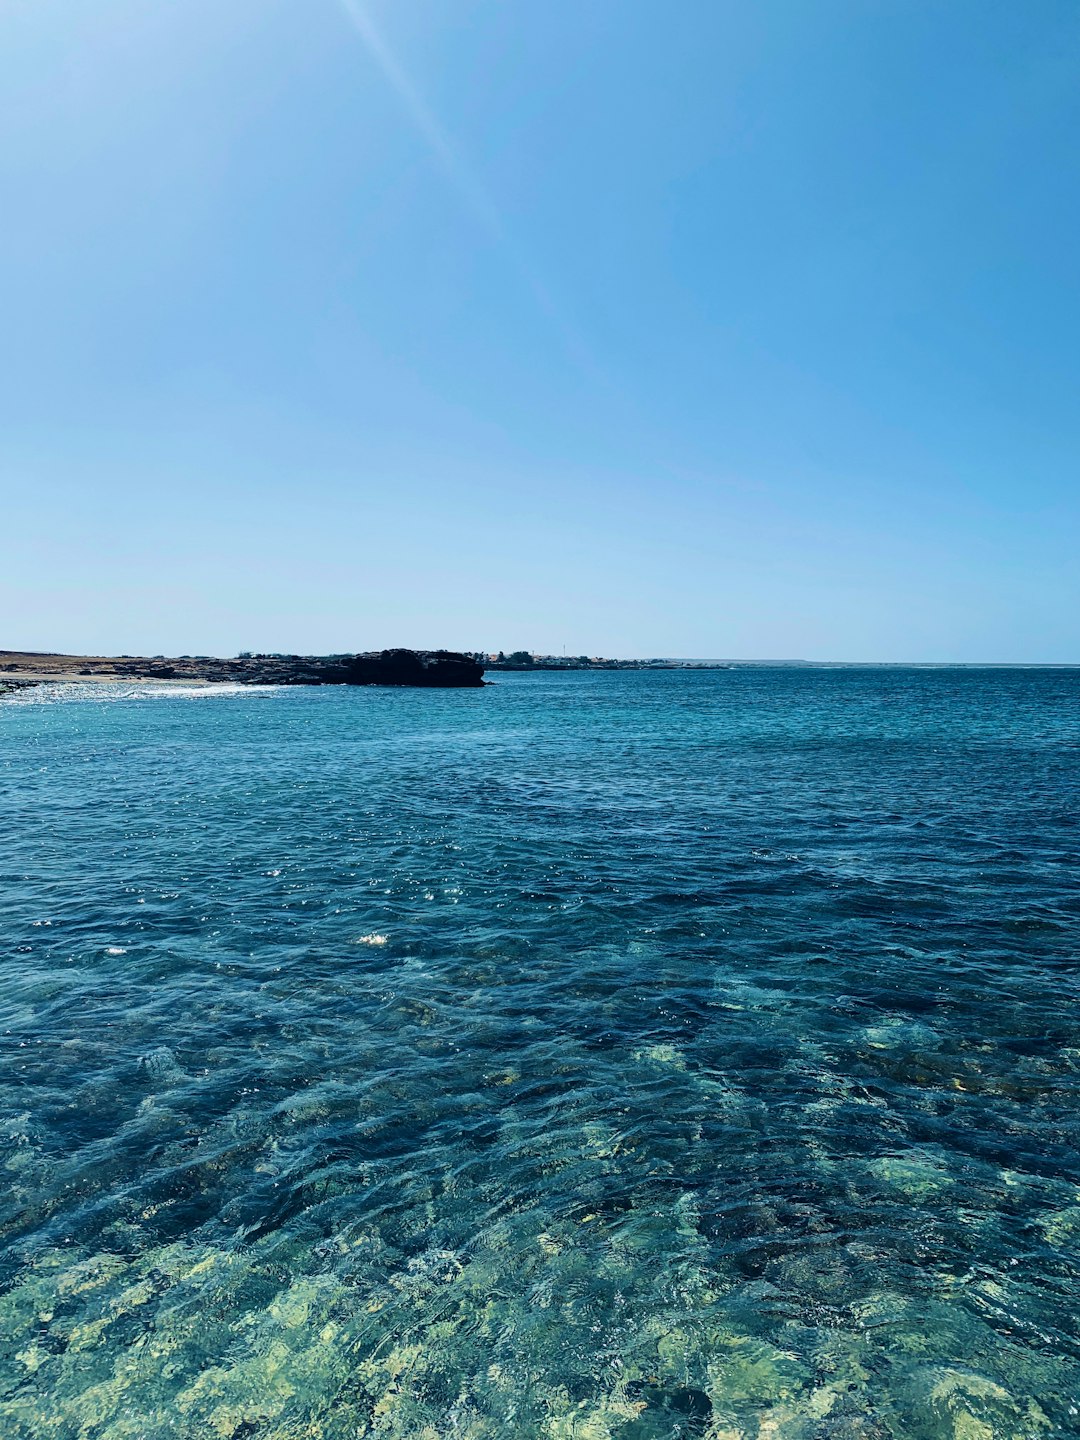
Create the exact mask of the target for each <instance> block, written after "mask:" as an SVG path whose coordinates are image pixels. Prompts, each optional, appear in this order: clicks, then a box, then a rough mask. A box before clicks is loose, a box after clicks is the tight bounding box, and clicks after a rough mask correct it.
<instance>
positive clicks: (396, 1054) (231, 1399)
mask: <svg viewBox="0 0 1080 1440" xmlns="http://www.w3.org/2000/svg"><path fill="white" fill-rule="evenodd" d="M493 679H494V680H495V683H493V684H492V685H490V686H489V687H487V688H485V689H484V690H482V691H462V692H446V693H424V692H420V691H388V690H346V689H336V688H335V689H326V690H273V691H241V692H239V693H237V692H225V693H221V692H217V693H209V692H204V693H201V694H198V693H194V692H188V691H180V692H171V693H161V692H158V693H152V692H147V691H145V690H144V691H139V690H137V689H132V688H131V687H126V688H123V687H115V688H114V687H109V688H107V689H102V688H100V687H96V688H90V687H73V688H70V689H67V690H62V689H52V688H42V689H41V690H37V691H30V692H26V693H24V694H23V695H22V696H20V697H16V698H15V699H7V700H4V701H2V702H0V872H2V874H0V886H2V888H0V921H2V924H0V935H2V938H3V961H2V963H3V971H2V984H0V1141H2V1153H0V1166H4V1167H6V1168H4V1169H3V1176H4V1181H5V1183H4V1187H3V1204H2V1210H0V1243H2V1246H3V1255H2V1266H0V1347H2V1359H0V1396H2V1398H0V1434H2V1435H4V1436H5V1437H6V1436H11V1437H17V1440H40V1437H52V1440H165V1437H177V1436H179V1437H185V1440H241V1437H253V1440H271V1437H273V1440H285V1437H288V1440H301V1437H307V1440H346V1437H348V1440H354V1437H361V1436H372V1437H401V1440H404V1437H408V1440H443V1437H465V1440H480V1437H489V1436H490V1437H507V1440H516V1437H533V1436H535V1437H544V1440H570V1437H576V1440H661V1437H664V1440H666V1437H679V1436H705V1437H711V1440H739V1437H747V1440H788V1437H791V1440H812V1437H813V1440H826V1437H832V1440H874V1437H882V1440H884V1437H909V1436H910V1437H914V1440H938V1437H940V1440H997V1437H1020V1436H1023V1437H1033V1440H1034V1437H1049V1436H1056V1435H1062V1436H1064V1435H1080V1415H1078V1408H1080V1398H1078V1380H1080V1335H1078V1331H1077V1318H1076V1313H1077V1308H1078V1306H1077V1301H1078V1283H1077V1278H1078V1268H1080V1144H1078V1141H1080V1112H1078V1107H1077V1098H1078V1089H1080V995H1078V985H1077V974H1078V967H1077V961H1078V951H1080V944H1078V936H1080V888H1078V880H1080V830H1078V823H1077V822H1078V804H1077V801H1078V798H1080V765H1078V762H1080V672H1077V671H1068V670H1056V671H1055V670H933V669H922V670H920V669H888V670H876V669H840V670H815V669H811V670H800V669H780V668H777V669H737V670H728V671H712V672H700V673H693V672H672V673H659V674H656V673H622V674H588V673H584V674H569V675H552V674H545V675H514V674H507V675H499V676H496V677H493Z"/></svg>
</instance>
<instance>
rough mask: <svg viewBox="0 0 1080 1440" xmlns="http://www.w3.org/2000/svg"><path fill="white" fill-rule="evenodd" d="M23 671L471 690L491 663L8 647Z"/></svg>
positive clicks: (9, 671)
mask: <svg viewBox="0 0 1080 1440" xmlns="http://www.w3.org/2000/svg"><path fill="white" fill-rule="evenodd" d="M20 673H21V674H22V675H24V676H30V677H32V679H33V680H34V681H42V680H85V679H87V678H93V679H98V680H172V681H183V680H188V681H208V682H217V683H221V682H224V681H228V682H231V683H232V684H234V685H235V684H240V685H416V686H423V687H426V688H429V689H450V688H455V689H456V688H464V687H472V686H477V685H483V683H484V667H483V665H481V664H480V662H479V661H477V660H474V659H473V657H472V656H471V655H460V654H458V653H457V652H456V651H453V650H371V651H368V652H366V653H364V654H359V655H239V656H237V657H236V659H233V660H224V659H220V658H218V657H217V656H212V655H181V656H179V657H177V658H169V659H167V658H166V657H165V656H163V655H155V656H154V657H153V658H152V659H147V658H145V657H140V656H135V655H119V656H98V655H92V656H88V655H31V654H25V653H24V654H20V653H18V652H14V651H9V652H6V653H4V652H0V682H2V681H9V677H10V681H9V683H18V680H17V679H16V677H17V676H19V675H20Z"/></svg>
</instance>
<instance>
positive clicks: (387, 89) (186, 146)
mask: <svg viewBox="0 0 1080 1440" xmlns="http://www.w3.org/2000/svg"><path fill="white" fill-rule="evenodd" d="M1078 74H1080V5H1078V4H1077V3H1076V0H920V3H918V4H915V3H912V0H813V3H807V0H676V3H666V4H664V3H660V0H647V3H645V0H543V3H535V0H392V3H391V0H182V3H177V0H0V194H2V216H3V219H2V222H0V288H2V308H0V315H2V335H3V343H2V347H0V489H2V497H0V498H2V502H3V503H2V509H0V515H2V519H3V524H2V533H3V535H4V542H5V543H4V545H3V559H2V564H0V647H13V648H22V649H34V648H47V649H54V650H71V651H80V652H82V651H86V652H94V651H96V652H105V653H113V652H118V651H125V652H128V653H135V654H138V653H157V652H163V653H176V652H190V653H220V654H233V653H235V652H236V651H237V650H239V649H256V650H260V649H271V650H299V651H320V652H321V651H340V650H354V649H366V648H370V647H375V646H382V645H389V644H405V645H447V646H451V647H455V648H456V647H465V648H469V649H474V648H475V649H498V648H503V649H507V650H509V649H516V648H519V647H521V648H527V649H534V650H543V651H552V652H560V651H562V649H563V648H564V647H565V648H566V649H567V651H568V652H569V653H580V652H588V653H590V654H597V653H601V654H614V655H627V656H632V655H686V656H743V657H766V656H771V657H805V658H812V659H849V660H859V659H866V660H906V659H924V660H973V661H974V660H993V661H1005V660H1017V661H1071V662H1077V661H1080V564H1078V554H1080V263H1078V261H1080V173H1078V172H1080V84H1078V80H1077V77H1078Z"/></svg>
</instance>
